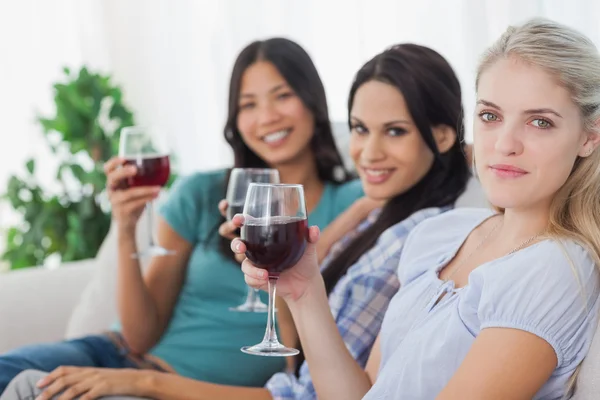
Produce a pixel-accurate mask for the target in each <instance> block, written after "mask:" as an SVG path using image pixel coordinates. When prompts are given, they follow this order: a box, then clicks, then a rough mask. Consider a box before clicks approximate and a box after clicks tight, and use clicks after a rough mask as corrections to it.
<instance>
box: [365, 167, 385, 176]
mask: <svg viewBox="0 0 600 400" xmlns="http://www.w3.org/2000/svg"><path fill="white" fill-rule="evenodd" d="M365 172H366V173H367V174H369V175H373V176H381V175H385V174H389V173H390V170H389V169H366V168H365Z"/></svg>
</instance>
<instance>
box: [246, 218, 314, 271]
mask: <svg viewBox="0 0 600 400" xmlns="http://www.w3.org/2000/svg"><path fill="white" fill-rule="evenodd" d="M267 221H268V224H267ZM307 237H308V221H307V220H306V219H305V218H303V219H300V218H294V217H271V218H269V219H266V218H260V219H254V220H252V221H247V222H246V223H245V224H244V226H242V240H243V241H244V243H245V244H246V257H248V259H249V260H250V261H252V263H253V264H254V265H256V266H257V267H258V268H263V269H266V270H267V271H269V276H270V277H277V276H279V273H281V272H283V271H285V270H286V269H288V268H291V267H293V266H294V265H295V264H296V263H297V262H298V261H299V260H300V257H302V254H304V249H305V248H306V241H307Z"/></svg>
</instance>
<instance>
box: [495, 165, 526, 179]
mask: <svg viewBox="0 0 600 400" xmlns="http://www.w3.org/2000/svg"><path fill="white" fill-rule="evenodd" d="M490 169H491V170H492V172H494V173H495V174H496V175H498V176H500V177H502V178H519V177H521V176H524V175H527V174H528V173H529V172H527V171H525V170H524V169H522V168H519V167H516V166H514V165H509V164H494V165H491V166H490Z"/></svg>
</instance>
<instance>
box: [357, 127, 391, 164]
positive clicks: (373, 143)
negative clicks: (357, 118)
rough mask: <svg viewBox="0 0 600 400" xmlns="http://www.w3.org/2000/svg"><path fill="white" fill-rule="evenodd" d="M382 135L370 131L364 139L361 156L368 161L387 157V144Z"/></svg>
mask: <svg viewBox="0 0 600 400" xmlns="http://www.w3.org/2000/svg"><path fill="white" fill-rule="evenodd" d="M383 142H384V141H383V137H382V135H378V134H373V133H369V134H368V135H367V137H366V138H365V140H364V142H363V143H364V144H363V147H362V151H361V154H360V158H361V159H362V160H363V161H365V162H368V163H372V162H375V161H381V160H383V159H385V146H384V143H383Z"/></svg>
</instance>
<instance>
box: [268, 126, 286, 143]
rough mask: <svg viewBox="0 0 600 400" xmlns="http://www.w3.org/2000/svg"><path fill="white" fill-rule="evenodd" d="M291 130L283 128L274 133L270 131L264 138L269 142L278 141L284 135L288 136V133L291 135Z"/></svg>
mask: <svg viewBox="0 0 600 400" xmlns="http://www.w3.org/2000/svg"><path fill="white" fill-rule="evenodd" d="M289 133H290V132H289V130H287V129H286V130H283V131H278V132H273V133H269V134H268V135H266V136H265V137H263V138H262V140H263V141H265V142H267V143H273V142H276V141H278V140H281V139H283V138H284V137H286V136H287V135H289Z"/></svg>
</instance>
